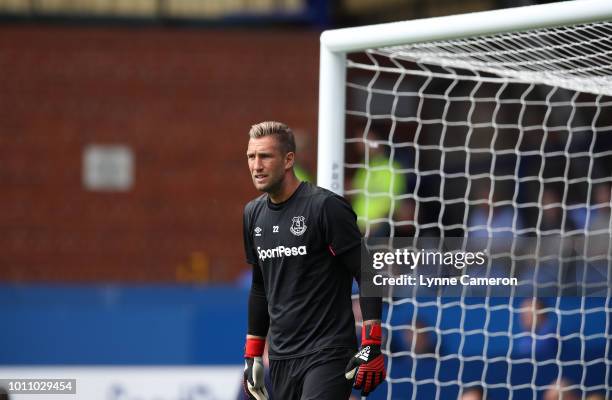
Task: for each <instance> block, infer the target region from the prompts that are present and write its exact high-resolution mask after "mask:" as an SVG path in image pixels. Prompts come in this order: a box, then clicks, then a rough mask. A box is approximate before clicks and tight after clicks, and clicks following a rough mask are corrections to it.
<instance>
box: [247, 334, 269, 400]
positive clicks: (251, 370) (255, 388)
mask: <svg viewBox="0 0 612 400" xmlns="http://www.w3.org/2000/svg"><path fill="white" fill-rule="evenodd" d="M265 345H266V339H263V338H253V337H247V341H246V346H245V350H244V378H243V381H242V384H243V387H244V392H245V393H246V395H247V397H248V399H249V400H268V398H269V397H268V391H267V390H266V384H265V372H264V365H263V358H262V357H261V356H262V355H263V352H264V347H265Z"/></svg>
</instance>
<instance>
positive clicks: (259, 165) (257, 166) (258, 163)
mask: <svg viewBox="0 0 612 400" xmlns="http://www.w3.org/2000/svg"><path fill="white" fill-rule="evenodd" d="M262 166H263V164H262V163H261V158H259V157H255V161H254V163H253V168H254V169H257V170H259V169H261V168H262Z"/></svg>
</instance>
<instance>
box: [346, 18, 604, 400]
mask: <svg viewBox="0 0 612 400" xmlns="http://www.w3.org/2000/svg"><path fill="white" fill-rule="evenodd" d="M540 10H541V9H540ZM345 67H346V80H345V90H346V110H345V115H344V118H345V137H344V139H343V141H344V160H345V161H344V163H343V167H342V171H343V175H340V176H343V183H344V194H345V196H346V197H347V198H348V199H349V200H350V201H351V202H352V204H353V207H354V209H355V211H356V212H357V214H358V217H359V223H360V227H361V228H362V229H363V231H364V233H365V235H366V236H370V237H372V236H380V237H399V236H402V237H427V236H434V237H480V238H486V240H487V241H488V247H487V248H488V249H489V250H490V251H492V252H493V253H494V252H495V243H496V240H497V241H503V240H514V238H517V237H519V238H527V239H526V240H527V241H529V242H530V243H532V244H533V246H534V247H535V248H537V249H538V251H540V248H542V249H544V250H546V251H547V257H543V258H538V259H537V260H536V262H532V263H530V264H529V266H526V263H521V257H520V255H519V254H518V253H515V252H514V250H515V249H514V248H512V249H511V251H508V249H505V250H504V251H505V253H504V254H503V255H504V256H507V257H509V258H510V260H511V266H512V273H513V274H514V275H515V276H517V277H518V279H519V280H520V281H522V282H535V283H543V284H545V282H547V281H551V282H553V283H555V284H556V285H558V287H561V288H565V289H568V290H567V291H564V292H559V295H557V296H549V297H541V298H538V299H533V298H531V297H526V298H525V297H521V296H509V297H506V296H502V297H499V296H497V297H496V296H494V295H492V296H482V297H470V296H467V295H466V296H457V297H441V296H435V295H432V296H429V297H428V296H398V297H387V298H386V301H385V320H384V321H383V322H384V326H385V330H386V337H387V340H386V342H385V345H384V347H385V351H386V354H387V356H388V358H387V360H388V378H387V384H386V387H385V388H384V389H383V390H380V391H379V392H378V393H375V394H373V395H372V396H371V397H370V398H386V399H447V398H453V399H455V398H461V396H466V397H465V398H466V399H467V398H468V397H467V396H468V395H475V396H477V397H469V398H487V399H547V400H548V399H553V398H554V399H557V398H559V399H560V398H563V399H604V398H610V396H612V392H611V390H612V350H611V347H612V321H611V318H612V317H611V315H612V314H611V311H612V300H611V297H612V289H611V286H610V280H609V279H610V278H609V277H610V266H611V265H612V240H611V237H612V219H611V218H610V208H611V204H612V203H611V190H612V23H610V22H596V23H582V24H576V25H565V26H560V27H559V26H557V27H552V28H543V29H531V30H527V31H518V32H509V33H501V34H493V35H484V36H480V37H468V38H458V39H451V40H444V41H426V42H417V43H410V44H406V45H394V46H390V47H380V48H371V49H367V50H365V51H359V52H349V54H348V56H347V58H346V61H345ZM551 238H553V240H552V242H547V241H546V240H547V239H551ZM568 238H569V239H575V240H572V241H571V245H568V244H567V243H569V242H567V241H564V240H565V239H568ZM550 243H553V245H552V246H551V244H550ZM554 243H556V245H554ZM551 247H552V248H551ZM570 248H571V249H570ZM493 253H492V254H493ZM492 258H494V257H492ZM493 264H494V263H491V262H489V263H488V264H487V267H488V268H487V274H488V276H495V274H496V271H495V266H494V265H493ZM590 285H591V286H597V288H598V290H597V291H589V290H588V289H589V288H590V287H591V286H590ZM576 287H578V289H579V290H578V291H572V290H570V289H576ZM555 396H556V397H555Z"/></svg>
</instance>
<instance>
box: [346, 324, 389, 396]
mask: <svg viewBox="0 0 612 400" xmlns="http://www.w3.org/2000/svg"><path fill="white" fill-rule="evenodd" d="M381 342H382V329H381V327H380V323H372V324H368V325H366V324H363V327H362V328H361V350H359V352H358V353H357V354H355V355H354V356H353V358H351V360H350V361H349V363H348V365H347V366H346V371H345V373H344V376H345V377H346V379H353V378H355V383H354V385H353V386H354V387H355V389H361V395H362V396H367V395H368V394H370V392H372V391H373V390H374V389H376V387H377V386H378V385H380V383H381V382H382V381H384V380H385V377H386V372H385V360H384V358H383V355H382V353H381V351H380V345H381Z"/></svg>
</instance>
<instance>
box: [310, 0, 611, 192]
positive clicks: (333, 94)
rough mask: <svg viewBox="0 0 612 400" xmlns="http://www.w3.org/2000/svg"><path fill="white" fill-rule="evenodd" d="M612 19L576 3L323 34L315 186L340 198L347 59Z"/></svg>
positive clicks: (597, 7) (599, 1)
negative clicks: (369, 51) (390, 49)
mask: <svg viewBox="0 0 612 400" xmlns="http://www.w3.org/2000/svg"><path fill="white" fill-rule="evenodd" d="M610 19H612V2H610V1H608V0H576V1H567V2H560V3H553V4H544V5H536V6H525V7H516V8H509V9H502V10H494V11H485V12H476V13H469V14H460V15H452V16H444V17H435V18H426V19H421V20H413V21H404V22H392V23H386V24H376V25H369V26H361V27H354V28H343V29H335V30H328V31H325V32H323V33H322V34H321V39H320V42H321V47H320V68H319V131H318V148H317V151H318V158H317V184H318V185H320V186H322V187H324V188H327V189H329V190H332V191H334V192H336V193H339V194H342V193H343V189H344V172H343V170H342V168H340V166H342V165H343V164H344V127H345V124H344V118H345V104H346V97H345V91H346V54H347V53H350V52H357V51H364V50H367V49H371V48H380V47H388V46H396V45H406V44H412V43H422V42H431V41H437V40H449V39H461V38H467V37H473V36H482V35H491V34H497V33H507V32H517V31H525V30H529V29H541V28H549V27H556V26H563V25H576V24H583V23H589V22H600V21H606V20H610Z"/></svg>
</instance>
